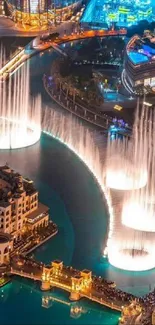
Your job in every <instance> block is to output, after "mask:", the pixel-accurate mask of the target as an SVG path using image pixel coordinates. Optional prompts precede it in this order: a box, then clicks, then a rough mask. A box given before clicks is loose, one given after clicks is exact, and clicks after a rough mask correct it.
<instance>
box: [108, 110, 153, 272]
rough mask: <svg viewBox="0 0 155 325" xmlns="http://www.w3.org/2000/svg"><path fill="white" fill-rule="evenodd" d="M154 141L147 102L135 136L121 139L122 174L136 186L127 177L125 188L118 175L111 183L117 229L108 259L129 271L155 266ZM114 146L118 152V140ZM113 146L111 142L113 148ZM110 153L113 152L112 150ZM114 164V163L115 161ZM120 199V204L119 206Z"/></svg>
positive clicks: (135, 125) (120, 159)
mask: <svg viewBox="0 0 155 325" xmlns="http://www.w3.org/2000/svg"><path fill="white" fill-rule="evenodd" d="M125 141H126V143H125V144H124V142H125ZM115 142H116V143H115ZM153 143H155V115H154V113H153V111H152V110H151V109H150V110H148V107H145V105H143V107H142V110H141V112H140V110H139V107H138V108H137V114H136V118H135V124H134V128H133V136H132V139H131V140H130V141H129V140H126V139H124V140H122V141H120V142H119V145H120V148H119V150H118V154H119V155H118V157H119V158H118V160H119V162H120V166H121V167H122V166H123V170H122V173H123V175H125V176H126V175H131V184H133V186H131V187H130V186H128V184H129V182H127V183H125V176H124V185H125V184H127V186H124V188H123V186H122V187H121V186H120V184H122V181H121V177H120V179H119V178H117V176H116V178H117V183H114V184H115V186H110V187H111V188H113V189H114V188H115V191H114V190H111V196H112V200H113V201H112V202H113V206H114V223H113V229H114V231H113V233H112V236H111V240H110V242H109V246H108V258H109V262H110V263H111V264H112V265H114V266H115V267H118V268H122V269H126V270H134V271H141V270H148V269H151V268H154V267H155V180H154V170H155V151H154V146H153ZM113 147H114V148H115V149H114V151H113V152H114V154H115V153H116V150H117V141H114V144H113ZM111 148H112V145H111V144H110V150H111ZM112 149H113V148H112ZM108 150H109V147H108ZM110 152H111V153H112V150H111V151H110ZM108 155H109V151H108ZM108 157H109V156H108ZM112 163H113V164H114V160H113V161H112ZM113 166H114V165H113ZM108 168H109V166H108V164H107V169H108ZM113 168H114V167H113ZM108 170H109V169H108ZM118 170H119V163H117V165H116V168H115V172H116V173H117V171H118ZM120 173H121V168H120ZM118 175H119V174H118ZM140 175H141V176H142V178H141V176H140ZM137 176H138V178H137ZM139 176H140V177H139ZM134 177H135V178H136V179H135V180H134ZM116 178H114V181H115V180H116ZM126 179H127V178H126ZM119 180H120V182H119ZM106 182H107V181H106ZM137 182H138V183H137ZM108 184H110V183H108ZM135 184H137V185H138V184H139V186H135ZM110 185H111V184H110ZM118 189H119V190H120V189H121V190H123V189H124V191H121V194H120V191H118ZM118 196H119V199H118V198H117V197H118ZM116 200H118V204H116V206H115V203H116Z"/></svg>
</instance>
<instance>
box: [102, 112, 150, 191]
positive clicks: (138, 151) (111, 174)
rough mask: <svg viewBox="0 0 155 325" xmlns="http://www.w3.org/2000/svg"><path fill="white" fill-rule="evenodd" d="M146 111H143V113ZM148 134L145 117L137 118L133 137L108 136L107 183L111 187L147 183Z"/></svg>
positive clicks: (130, 188) (126, 186)
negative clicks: (112, 137)
mask: <svg viewBox="0 0 155 325" xmlns="http://www.w3.org/2000/svg"><path fill="white" fill-rule="evenodd" d="M143 114H144V111H143V112H142V115H143ZM147 148H148V146H147V134H146V127H145V119H144V118H143V117H142V118H141V119H139V109H138V107H137V114H136V118H135V125H134V129H133V135H132V138H131V139H129V138H127V137H124V138H123V139H120V138H119V137H117V138H116V139H115V140H111V138H110V136H109V137H108V145H107V161H106V184H107V186H108V187H109V188H111V189H117V190H123V191H124V190H126V191H127V190H133V189H140V188H142V187H144V186H145V185H146V183H147V150H148V149H147Z"/></svg>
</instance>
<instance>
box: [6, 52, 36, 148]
mask: <svg viewBox="0 0 155 325" xmlns="http://www.w3.org/2000/svg"><path fill="white" fill-rule="evenodd" d="M1 54H2V53H1ZM1 62H2V59H1ZM40 134H41V98H40V96H38V97H36V98H35V99H33V100H32V99H31V98H30V89H29V66H28V64H26V65H24V66H23V67H22V68H21V69H20V70H18V71H17V72H16V73H15V75H14V78H13V80H12V78H9V80H8V81H7V82H2V83H1V84H0V149H16V148H22V147H27V146H30V145H32V144H34V143H36V142H37V141H38V140H39V138H40Z"/></svg>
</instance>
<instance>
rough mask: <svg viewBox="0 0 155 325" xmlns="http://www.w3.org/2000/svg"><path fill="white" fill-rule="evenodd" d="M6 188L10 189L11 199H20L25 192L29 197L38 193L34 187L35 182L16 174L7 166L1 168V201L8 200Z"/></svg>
mask: <svg viewBox="0 0 155 325" xmlns="http://www.w3.org/2000/svg"><path fill="white" fill-rule="evenodd" d="M6 187H8V188H9V191H11V193H9V194H10V195H11V197H14V198H19V197H21V194H22V193H23V192H26V194H27V195H33V194H35V193H38V192H37V190H36V189H35V187H34V184H33V181H31V180H29V179H27V178H23V177H22V176H21V175H20V174H19V173H18V172H15V171H14V170H13V169H11V168H10V167H9V166H8V165H7V164H6V165H4V166H0V190H1V193H0V199H1V198H5V201H7V199H8V192H6Z"/></svg>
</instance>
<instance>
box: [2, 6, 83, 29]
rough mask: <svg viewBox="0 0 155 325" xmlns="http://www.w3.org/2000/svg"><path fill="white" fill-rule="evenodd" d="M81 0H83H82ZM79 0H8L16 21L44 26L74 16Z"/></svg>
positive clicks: (10, 10)
mask: <svg viewBox="0 0 155 325" xmlns="http://www.w3.org/2000/svg"><path fill="white" fill-rule="evenodd" d="M80 1H81V0H80ZM80 1H78V0H6V3H7V6H8V9H9V12H10V14H11V16H12V19H13V20H14V21H15V22H18V23H21V24H22V25H31V26H44V25H47V24H52V23H55V22H58V23H59V22H61V21H64V20H66V19H68V18H69V17H71V16H72V13H73V11H74V9H75V7H76V6H77V5H79V4H80Z"/></svg>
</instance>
